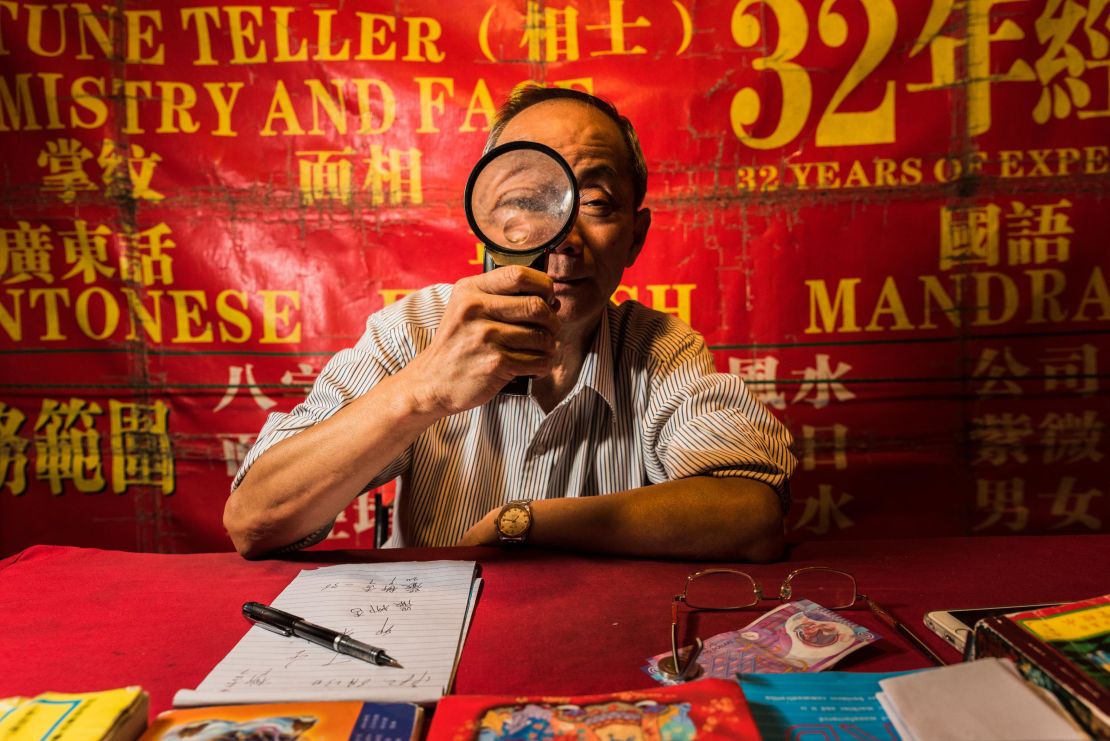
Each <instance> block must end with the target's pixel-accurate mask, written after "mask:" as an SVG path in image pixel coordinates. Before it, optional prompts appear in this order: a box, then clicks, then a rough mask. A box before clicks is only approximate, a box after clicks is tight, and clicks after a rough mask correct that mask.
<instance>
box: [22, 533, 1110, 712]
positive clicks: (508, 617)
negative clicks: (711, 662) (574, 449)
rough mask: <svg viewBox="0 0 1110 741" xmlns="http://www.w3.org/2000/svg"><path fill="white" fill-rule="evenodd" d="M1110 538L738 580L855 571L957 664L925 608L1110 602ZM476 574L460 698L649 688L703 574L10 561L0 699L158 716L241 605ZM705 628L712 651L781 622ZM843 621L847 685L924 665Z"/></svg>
mask: <svg viewBox="0 0 1110 741" xmlns="http://www.w3.org/2000/svg"><path fill="white" fill-rule="evenodd" d="M1108 555H1110V536H1061V537H1037V536H1017V537H1012V538H960V539H943V540H898V541H854V542H843V543H836V542H821V543H808V544H804V545H801V546H798V547H796V548H795V549H794V550H793V552H792V553H791V554H790V555H789V559H788V561H785V562H781V563H776V564H763V565H744V566H742V567H741V568H743V569H744V570H746V571H748V572H749V573H751V574H752V575H753V576H754V577H756V579H757V580H758V581H759V582H760V583H761V584H762V585H763V588H764V591H765V592H766V593H770V594H776V595H777V590H778V584H779V582H781V580H782V578H783V577H784V576H785V575H786V574H787V573H789V572H790V570H791V569H793V568H797V567H799V566H811V565H826V566H833V567H837V568H841V569H844V570H847V571H849V572H851V573H853V574H854V575H855V576H856V579H857V581H858V584H859V589H860V591H862V592H864V593H866V594H868V595H871V596H872V597H874V598H875V599H876V600H878V601H879V602H880V603H881V604H882V605H884V606H885V607H887V608H888V609H889V610H890V611H891V612H892V613H893V614H894V615H895V616H897V617H898V618H899V619H900V620H902V621H903V622H904V623H906V624H908V625H909V626H910V627H911V628H912V629H913V630H914V631H915V632H917V633H918V634H919V635H920V636H922V638H924V640H925V641H926V642H927V643H928V644H929V645H930V646H932V647H933V649H934V650H935V651H937V652H938V653H939V654H941V655H942V656H944V657H947V658H949V659H950V660H951V661H953V662H955V661H958V660H959V656H958V654H957V653H956V652H955V651H954V650H953V649H951V648H949V647H948V646H946V645H945V644H944V643H943V642H942V641H941V640H940V639H939V638H937V637H935V636H933V635H932V634H931V633H929V632H928V631H927V630H926V629H925V628H924V626H923V625H922V623H921V618H922V615H923V614H924V613H925V612H926V611H928V610H934V609H943V608H950V607H968V606H981V605H991V604H1018V603H1027V602H1040V601H1049V600H1071V599H1078V598H1083V597H1090V596H1093V595H1096V594H1103V593H1107V592H1110V570H1108V569H1107V566H1106V564H1107V563H1108V559H1107V556H1108ZM443 558H451V559H465V560H477V561H479V562H480V564H481V571H482V577H483V579H484V586H483V590H482V593H481V596H480V598H479V600H478V607H477V610H476V612H475V615H474V620H473V623H472V625H471V628H470V633H469V635H468V636H467V639H466V644H465V649H464V651H463V655H462V660H461V662H460V665H459V670H458V675H457V678H456V683H455V692H457V693H521V694H541V693H542V694H581V693H590V692H608V691H614V690H620V689H635V688H644V687H649V686H652V684H653V683H652V681H651V680H650V679H649V677H648V676H647V675H646V674H644V673H643V672H642V671H641V666H643V664H644V660H645V659H646V658H647V657H648V656H650V655H653V654H656V653H660V652H663V651H665V650H668V649H669V643H670V639H669V629H670V599H671V595H673V594H674V593H675V592H676V591H679V590H680V589H681V588H682V584H683V582H684V579H685V577H686V575H687V574H689V573H691V572H693V571H695V570H697V569H699V568H702V567H705V566H707V565H710V564H705V563H683V562H662V561H648V560H631V559H614V558H606V557H600V556H580V555H569V554H563V553H554V552H544V551H536V550H531V549H522V550H519V551H502V550H496V549H485V548H472V549H435V550H431V549H429V550H387V551H366V552H357V553H356V552H344V551H328V552H320V553H307V554H300V556H299V557H298V558H297V559H296V560H283V561H261V562H247V561H243V560H242V559H240V558H239V557H238V556H236V555H235V554H231V553H219V554H190V555H163V554H149V553H123V552H118V551H102V550H91V549H81V548H70V547H55V546H36V547H33V548H29V549H27V550H25V551H23V552H21V553H19V554H16V555H15V556H12V557H10V558H7V559H5V560H3V561H0V697H6V696H10V695H35V694H37V693H40V692H43V691H47V690H56V691H64V692H79V691H91V690H99V689H107V688H111V687H118V686H123V685H128V684H139V685H142V686H143V687H144V688H146V689H147V691H149V692H150V696H151V710H152V713H157V712H158V711H161V710H164V709H166V708H168V707H169V706H170V701H171V699H172V697H173V693H174V692H175V691H177V690H178V689H180V688H182V687H195V686H196V685H197V683H198V682H200V681H201V679H203V678H204V676H205V675H206V674H207V673H208V672H209V670H211V668H212V667H213V666H214V665H215V664H216V663H217V662H218V661H219V660H220V659H221V658H222V657H223V656H224V654H226V653H227V652H228V651H229V650H230V649H231V647H232V646H234V645H235V643H236V642H237V641H238V640H239V639H240V638H241V637H242V635H243V634H244V633H245V632H246V630H247V628H248V624H247V623H246V621H245V620H244V619H243V618H242V617H241V614H240V608H241V606H242V604H243V602H245V601H247V600H257V601H260V602H266V601H269V600H271V599H272V598H274V597H275V596H277V594H278V593H279V592H280V591H281V590H282V589H283V588H284V587H285V585H286V584H287V583H288V582H289V580H290V579H291V578H292V577H293V576H294V575H295V574H296V573H297V571H298V570H299V569H302V568H305V567H306V566H312V565H319V564H323V563H341V562H345V561H347V562H349V561H359V560H386V561H398V560H430V559H443ZM772 606H773V603H771V602H767V603H765V604H763V605H762V606H761V607H760V608H758V609H755V610H752V611H747V612H740V613H735V612H734V613H703V614H700V615H698V616H697V618H696V621H695V623H694V624H693V626H692V627H693V628H695V629H696V630H697V632H698V634H699V635H702V636H703V637H707V636H709V635H712V634H713V633H717V632H720V631H722V630H728V629H732V628H736V627H739V626H741V625H743V624H746V623H747V622H750V621H751V620H752V619H754V618H755V617H756V616H757V615H758V614H759V613H760V612H762V611H765V610H767V609H770V608H771V607H772ZM850 617H851V618H852V619H853V620H855V621H856V622H858V623H860V624H862V625H865V626H867V627H869V628H871V629H873V630H875V631H877V632H878V633H880V634H881V635H882V636H883V637H884V640H882V641H879V642H877V643H875V644H872V645H871V646H867V647H865V648H863V649H861V650H859V651H857V652H856V653H854V654H852V655H851V656H849V657H847V658H846V659H844V660H843V661H842V662H841V663H840V664H839V665H838V666H837V668H838V669H844V670H859V671H891V670H898V669H911V668H918V667H924V666H928V665H929V664H928V661H927V660H926V659H925V658H924V657H923V656H922V655H921V654H919V653H918V652H917V651H916V650H915V649H914V648H913V647H912V646H911V645H910V644H909V643H908V642H907V641H906V640H905V639H904V638H902V637H901V636H899V635H897V634H896V633H894V632H893V631H891V630H889V629H887V628H886V626H884V625H883V624H882V623H881V622H880V621H879V620H878V619H877V618H875V617H874V616H873V615H872V614H871V613H869V612H868V611H867V610H865V609H864V610H854V611H853V612H852V613H851V615H850Z"/></svg>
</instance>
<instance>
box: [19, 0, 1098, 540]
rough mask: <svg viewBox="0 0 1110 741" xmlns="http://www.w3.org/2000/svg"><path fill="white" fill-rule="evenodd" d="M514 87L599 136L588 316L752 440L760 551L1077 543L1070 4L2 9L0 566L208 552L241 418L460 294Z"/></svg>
mask: <svg viewBox="0 0 1110 741" xmlns="http://www.w3.org/2000/svg"><path fill="white" fill-rule="evenodd" d="M527 80H534V81H539V82H542V83H543V84H547V85H563V86H575V87H581V88H584V89H587V90H590V91H593V92H595V93H597V94H599V95H602V96H604V97H607V98H610V99H612V100H614V101H615V102H616V103H617V104H618V105H619V106H620V107H621V109H622V110H623V111H624V112H625V113H626V114H627V115H628V116H629V117H630V118H631V119H632V120H633V122H634V123H636V124H637V126H638V128H639V131H640V133H641V136H642V139H643V145H644V149H645V152H646V154H647V157H648V160H649V163H650V165H651V168H652V175H651V181H650V187H649V193H648V205H649V206H650V207H651V208H652V209H653V210H654V214H655V219H654V225H653V229H652V233H651V235H650V237H649V241H648V246H647V248H646V250H645V253H644V255H643V257H642V258H641V259H640V261H639V262H638V263H637V265H636V266H634V267H633V268H632V269H631V270H630V271H629V272H628V273H627V274H626V279H625V285H624V286H622V287H621V289H620V290H619V291H618V292H617V295H616V297H615V298H616V300H625V299H628V298H636V299H638V300H640V301H642V302H644V303H645V304H648V305H652V306H655V307H657V308H661V309H664V310H667V311H672V312H674V313H676V314H678V315H679V316H681V317H682V318H683V319H685V320H687V321H689V322H690V323H691V324H692V325H693V326H694V327H695V328H696V329H698V330H699V331H701V332H703V333H704V334H705V335H706V337H707V339H708V341H709V343H710V345H711V346H712V348H713V349H714V352H715V353H716V356H717V361H718V366H719V368H720V370H722V371H728V372H733V373H738V374H740V375H742V376H743V377H745V378H746V379H748V381H749V382H750V383H751V384H752V387H753V388H755V389H756V390H757V391H758V393H759V394H760V395H761V396H762V397H763V398H764V399H765V400H766V401H767V402H768V403H769V404H770V405H771V406H772V408H774V409H775V410H776V412H777V413H778V414H779V415H780V416H781V417H782V419H783V420H784V421H785V422H786V423H787V424H788V425H789V426H790V428H791V429H792V431H793V432H794V434H795V436H796V437H797V441H798V453H799V457H800V459H801V461H802V464H801V466H800V468H799V473H798V474H797V476H796V478H795V480H794V493H795V505H794V508H793V510H792V512H791V514H790V519H789V528H790V534H791V537H792V538H794V539H811V538H824V537H837V538H845V537H876V536H899V535H905V534H911V533H912V534H917V535H921V534H938V535H940V534H945V535H954V534H966V533H988V534H1001V533H1011V532H1014V533H1036V532H1105V531H1106V530H1107V528H1108V524H1107V523H1108V519H1110V500H1108V497H1107V489H1108V487H1110V481H1108V480H1107V477H1106V470H1107V467H1106V465H1105V462H1104V460H1103V458H1104V456H1105V455H1106V448H1107V445H1106V442H1105V440H1104V439H1103V434H1102V433H1103V428H1104V425H1105V422H1104V418H1105V417H1106V416H1107V414H1108V412H1110V404H1108V401H1107V394H1106V384H1107V377H1106V373H1105V371H1104V370H1103V369H1102V368H1103V365H1104V364H1105V363H1106V362H1108V361H1107V360H1106V354H1107V352H1110V343H1108V341H1107V332H1108V329H1110V289H1108V287H1107V272H1108V271H1110V250H1108V249H1107V242H1106V236H1105V235H1106V231H1107V218H1106V216H1105V212H1106V209H1107V205H1108V204H1107V202H1106V193H1107V185H1108V183H1110V175H1108V172H1110V147H1108V142H1110V136H1108V134H1110V124H1108V121H1110V7H1108V6H1107V4H1106V3H1105V2H1100V1H1099V0H1075V1H1072V0H1065V1H1063V2H1061V1H1058V0H1041V1H1029V2H1025V1H1022V0H970V1H969V2H965V3H959V4H957V3H953V2H951V0H931V1H929V2H926V1H924V0H922V2H915V3H898V4H897V5H896V4H895V3H894V2H893V0H825V1H824V2H822V3H820V4H818V3H802V2H800V0H739V1H738V2H731V3H696V2H692V0H672V1H671V2H666V1H665V0H651V1H647V0H645V1H644V2H635V3H633V2H625V1H623V0H608V1H607V2H603V1H601V0H583V1H582V2H577V3H575V2H559V3H544V4H542V5H541V4H539V3H536V2H528V1H527V0H524V1H517V0H514V1H512V2H504V1H498V2H494V3H491V4H490V3H479V2H471V1H469V0H464V1H463V2H459V3H452V4H450V6H443V5H442V4H437V3H430V2H424V1H423V0H412V1H403V2H391V3H378V2H368V3H360V4H358V5H352V4H350V3H338V2H322V3H315V4H312V5H310V6H309V5H306V6H301V5H295V6H288V5H284V6H279V5H271V4H257V5H237V6H219V5H200V4H194V3H188V2H185V3H171V2H164V1H160V0H155V1H154V2H144V3H129V2H123V3H118V4H116V5H113V6H101V5H90V4H83V3H69V4H56V5H46V4H40V5H32V4H26V3H20V2H15V3H0V146H2V151H3V153H4V157H3V178H2V180H0V353H2V354H3V366H4V370H3V375H2V378H0V551H3V552H12V551H15V550H17V549H19V548H22V547H24V546H26V545H28V544H31V543H36V542H53V543H70V544H77V545H92V546H110V547H118V548H125V549H141V550H158V551H192V550H208V549H226V548H228V547H229V544H228V542H227V540H226V538H225V536H224V535H223V532H222V528H221V526H220V513H221V510H222V505H223V501H224V499H225V497H226V493H227V487H228V484H229V482H230V477H231V474H232V473H233V471H234V470H235V468H236V467H237V465H238V462H239V461H240V460H241V459H242V456H243V454H244V452H245V450H246V448H247V447H248V446H249V444H250V442H251V439H252V437H253V435H254V434H255V433H256V432H257V430H258V428H259V427H260V426H261V424H262V421H263V420H264V418H265V415H266V413H267V412H268V411H270V410H287V409H289V408H291V407H292V406H293V405H294V404H295V403H296V402H297V401H298V400H299V399H300V398H301V397H302V396H303V393H304V389H305V387H306V386H307V385H308V384H310V383H311V380H312V378H313V376H314V375H315V374H316V373H318V372H319V370H320V368H321V366H322V365H323V363H324V362H325V361H326V360H327V358H328V357H329V355H330V354H332V353H333V352H335V351H336V350H337V349H339V348H341V347H343V346H346V345H348V344H350V343H351V342H353V340H354V339H355V338H356V337H357V336H358V335H359V334H360V332H361V328H362V326H363V322H364V320H365V317H366V316H367V315H368V314H369V313H371V312H373V311H374V310H376V309H379V308H381V307H382V306H384V305H386V304H387V303H389V302H390V301H393V300H396V298H397V297H398V296H400V295H403V293H404V291H407V290H412V289H415V288H418V287H420V286H423V285H425V284H427V283H430V282H435V281H454V280H456V279H457V278H459V277H461V276H463V275H467V274H470V273H473V272H475V271H477V270H478V269H479V267H478V265H479V259H478V258H479V255H478V251H477V247H476V244H475V240H474V237H473V236H472V235H470V234H468V232H467V228H466V222H465V219H464V217H463V214H462V208H461V193H462V185H463V182H464V180H465V176H466V174H467V173H468V172H469V169H470V167H471V165H472V164H473V162H474V161H475V160H476V159H477V157H478V156H479V154H480V151H481V148H482V144H483V141H484V138H485V132H486V130H487V129H488V124H489V122H490V117H491V115H492V111H493V107H494V106H495V105H496V104H497V103H498V102H499V101H500V100H501V99H503V98H504V96H505V95H506V94H507V93H508V92H509V91H510V90H511V89H512V88H513V87H514V86H515V85H518V84H520V83H522V82H524V81H527ZM371 517H372V510H371V508H369V507H367V506H366V503H365V501H360V502H359V503H356V504H355V505H352V507H351V508H350V509H349V510H348V511H347V512H346V513H345V515H344V516H343V518H341V521H340V522H339V523H338V525H337V528H336V531H335V532H334V533H333V536H332V542H333V543H334V544H336V545H342V546H348V547H349V546H366V545H369V544H370V542H371V534H372V532H373V528H372V523H371Z"/></svg>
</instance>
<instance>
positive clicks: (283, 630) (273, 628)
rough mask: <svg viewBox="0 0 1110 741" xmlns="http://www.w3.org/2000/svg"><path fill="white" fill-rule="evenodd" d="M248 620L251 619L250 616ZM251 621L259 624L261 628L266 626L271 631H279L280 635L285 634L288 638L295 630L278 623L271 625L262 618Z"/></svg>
mask: <svg viewBox="0 0 1110 741" xmlns="http://www.w3.org/2000/svg"><path fill="white" fill-rule="evenodd" d="M248 620H250V618H248ZM251 622H252V623H254V624H255V625H257V626H258V627H259V628H265V629H266V630H268V631H270V632H271V633H277V634H278V635H279V636H285V637H286V638H288V637H289V636H291V635H293V631H292V630H290V629H289V628H279V627H278V626H276V625H270V624H269V623H264V622H262V621H261V620H251Z"/></svg>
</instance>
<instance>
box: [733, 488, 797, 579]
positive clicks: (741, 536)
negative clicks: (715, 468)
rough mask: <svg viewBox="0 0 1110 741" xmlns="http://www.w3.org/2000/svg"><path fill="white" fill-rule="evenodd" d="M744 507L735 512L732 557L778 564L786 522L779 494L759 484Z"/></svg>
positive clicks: (783, 542)
mask: <svg viewBox="0 0 1110 741" xmlns="http://www.w3.org/2000/svg"><path fill="white" fill-rule="evenodd" d="M746 505H747V506H745V507H743V508H742V509H741V510H740V511H738V512H736V516H737V518H738V521H737V522H735V523H734V527H735V529H734V531H733V532H735V533H737V537H736V539H735V540H734V553H733V557H734V558H736V559H738V560H741V561H747V562H751V563H769V562H772V561H778V560H779V559H781V558H782V556H783V553H784V551H785V548H786V522H785V516H784V514H783V511H782V505H781V504H780V500H779V495H778V494H777V493H776V492H775V491H774V489H772V488H771V487H769V486H766V485H765V484H758V485H757V487H756V490H755V491H752V492H751V493H750V494H749V497H748V499H747V502H746Z"/></svg>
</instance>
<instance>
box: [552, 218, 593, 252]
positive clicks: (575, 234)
mask: <svg viewBox="0 0 1110 741" xmlns="http://www.w3.org/2000/svg"><path fill="white" fill-rule="evenodd" d="M584 246H585V242H583V241H582V232H581V226H580V224H579V222H578V221H577V220H575V222H574V226H573V227H572V228H571V230H570V233H569V234H567V236H566V238H565V239H564V240H563V241H562V242H560V243H559V244H557V245H555V247H553V248H552V250H551V252H552V253H553V254H556V255H578V254H581V253H582V248H583V247H584Z"/></svg>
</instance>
